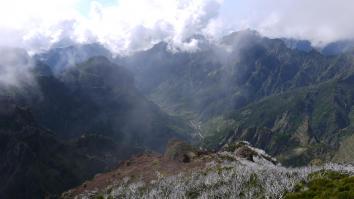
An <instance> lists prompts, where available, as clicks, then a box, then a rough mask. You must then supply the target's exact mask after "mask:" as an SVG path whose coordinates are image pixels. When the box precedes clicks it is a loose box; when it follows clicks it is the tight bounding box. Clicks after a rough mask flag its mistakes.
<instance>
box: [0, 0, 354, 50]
mask: <svg viewBox="0 0 354 199" xmlns="http://www.w3.org/2000/svg"><path fill="white" fill-rule="evenodd" d="M352 19H354V1H353V0H336V1H334V0H50V1H48V0H0V45H1V46H15V47H20V48H25V49H27V50H28V51H30V52H40V51H43V50H46V49H48V48H50V47H51V46H53V45H54V44H55V43H57V42H59V41H61V40H64V39H70V40H72V41H75V42H79V43H87V42H88V43H91V42H100V43H102V44H103V45H105V46H106V47H108V48H109V49H111V50H112V51H114V52H116V53H120V54H124V53H131V52H134V51H137V50H142V49H146V48H149V47H151V46H152V45H153V44H155V43H157V42H159V41H167V42H169V44H170V45H171V46H172V47H173V48H175V49H178V50H185V51H193V50H197V46H198V45H197V41H196V40H193V39H192V40H188V38H190V37H191V36H193V35H196V34H201V35H204V36H205V37H206V38H208V39H210V40H216V39H217V38H220V37H222V36H223V35H225V34H228V33H230V32H232V31H237V30H243V29H254V30H257V31H258V32H260V33H261V34H262V35H264V36H268V37H290V38H295V39H306V40H310V41H311V42H312V43H313V45H318V46H320V45H324V44H326V43H329V42H333V41H337V40H341V39H351V38H353V36H354V26H353V25H352Z"/></svg>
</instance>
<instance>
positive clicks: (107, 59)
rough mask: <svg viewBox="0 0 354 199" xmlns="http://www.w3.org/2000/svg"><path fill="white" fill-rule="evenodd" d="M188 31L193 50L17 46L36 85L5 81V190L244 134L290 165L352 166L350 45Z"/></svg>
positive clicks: (0, 168) (353, 57) (22, 191)
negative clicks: (214, 37)
mask: <svg viewBox="0 0 354 199" xmlns="http://www.w3.org/2000/svg"><path fill="white" fill-rule="evenodd" d="M193 39H196V40H198V41H199V45H198V46H199V50H197V51H195V52H182V51H181V52H173V51H171V50H170V49H169V44H168V43H166V42H160V43H157V44H156V45H155V46H154V47H152V48H151V49H148V50H144V51H140V52H136V53H134V54H131V55H127V56H117V57H114V56H113V53H111V52H110V51H109V50H107V49H105V48H104V47H103V46H101V45H99V44H71V43H70V44H69V45H59V44H58V45H57V46H55V47H53V48H52V49H50V50H48V51H46V52H43V53H40V54H37V55H34V56H33V57H32V58H31V57H29V56H28V55H27V54H26V53H24V52H25V51H23V50H19V49H17V50H15V51H14V55H16V56H18V57H19V60H22V59H20V58H21V57H22V58H23V60H25V61H20V62H19V63H16V64H18V65H24V64H23V63H27V62H30V63H31V64H30V65H31V67H29V68H27V69H26V71H28V73H26V76H19V77H27V75H28V77H30V79H31V82H32V83H31V84H26V81H24V80H26V79H24V78H17V79H19V80H21V81H20V83H18V84H16V85H13V86H10V87H4V86H0V89H1V92H0V100H1V102H2V106H1V107H0V123H1V128H0V136H1V139H0V142H1V146H0V149H1V150H0V157H1V159H2V160H5V161H3V162H2V163H0V176H1V177H3V178H2V179H8V180H7V181H6V182H5V185H4V186H3V187H2V188H1V189H0V198H3V197H5V198H8V197H12V196H16V197H20V198H23V197H25V198H38V197H39V198H42V197H44V196H50V195H56V194H59V193H60V192H62V191H64V190H66V189H68V188H70V187H73V186H76V185H78V184H80V183H81V182H83V181H84V180H86V179H88V178H90V177H92V176H93V175H94V174H95V173H98V172H102V171H106V170H108V169H110V168H112V167H115V166H116V165H117V164H118V163H119V162H120V161H121V160H125V159H127V158H129V157H130V156H131V155H133V154H137V153H140V152H142V151H150V150H152V151H157V152H162V151H164V149H165V145H166V143H167V142H168V140H170V139H171V138H179V139H183V140H188V141H190V142H192V143H196V145H197V146H198V147H200V148H208V149H214V150H216V149H219V148H220V147H221V146H224V145H225V144H227V143H233V142H234V141H240V140H246V141H249V142H250V143H251V144H252V145H254V146H256V147H259V148H262V149H264V150H266V151H267V152H268V153H270V154H271V155H273V156H275V157H277V158H278V160H280V162H281V163H282V164H285V165H291V166H297V165H306V164H309V163H311V162H314V161H315V162H318V161H322V162H325V161H337V162H354V153H353V151H354V150H353V149H354V142H353V141H352V140H354V116H353V107H354V98H353V96H354V87H353V85H354V54H353V51H352V49H353V47H354V45H352V44H351V43H353V42H350V41H343V42H342V41H340V42H336V43H333V44H329V45H327V46H326V47H324V48H322V49H317V48H314V47H312V46H311V44H310V43H309V42H308V41H299V40H294V39H284V38H281V39H270V38H266V37H263V36H261V35H259V34H258V33H257V32H255V31H240V32H235V33H232V34H230V35H227V36H225V37H223V38H222V39H221V40H220V41H218V42H208V41H207V40H206V39H205V38H204V37H201V36H195V37H193ZM7 51H10V52H12V51H11V49H6V52H7ZM4 52H5V51H4ZM0 61H1V60H0ZM0 63H2V62H0ZM4 63H7V64H8V65H11V64H9V62H4ZM19 71H21V70H19ZM21 74H22V73H21ZM0 83H1V82H0ZM16 165H18V166H16ZM25 165H29V166H25ZM59 176H60V177H59ZM21 179H28V181H23V180H21ZM30 181H36V182H38V183H37V184H31V186H30V187H26V186H25V185H26V184H28V183H29V182H30Z"/></svg>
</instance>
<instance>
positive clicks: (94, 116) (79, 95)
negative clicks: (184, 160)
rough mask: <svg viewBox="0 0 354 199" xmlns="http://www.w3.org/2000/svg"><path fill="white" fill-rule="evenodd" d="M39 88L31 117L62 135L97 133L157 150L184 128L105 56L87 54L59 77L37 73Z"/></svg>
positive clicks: (128, 73) (127, 74)
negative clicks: (84, 58) (38, 94)
mask: <svg viewBox="0 0 354 199" xmlns="http://www.w3.org/2000/svg"><path fill="white" fill-rule="evenodd" d="M42 70H43V69H42ZM38 86H39V87H40V91H41V97H38V99H36V100H34V101H33V102H32V104H31V107H32V108H33V112H34V115H35V117H36V119H38V121H39V122H40V123H41V124H43V125H44V126H45V127H47V128H49V129H51V130H53V131H55V132H58V135H59V136H60V137H63V138H73V137H78V136H80V135H81V134H83V133H98V134H102V135H105V136H108V137H112V138H114V139H115V140H116V141H118V142H119V143H120V144H122V145H127V146H137V147H139V148H148V149H153V150H158V151H161V150H163V148H164V144H163V143H165V142H167V141H168V140H169V139H170V138H171V137H174V136H177V137H178V136H179V137H183V136H184V135H186V131H188V126H186V125H184V123H183V121H181V120H178V119H176V118H173V117H170V116H168V115H167V114H165V113H163V112H162V111H161V110H160V109H159V108H158V106H156V105H154V104H153V103H152V102H150V101H148V100H146V98H145V97H144V96H143V95H141V94H140V92H139V91H138V90H137V89H136V88H135V86H134V78H133V76H132V75H131V74H130V72H129V71H127V70H126V69H125V68H123V67H120V66H118V65H115V64H113V63H111V62H110V61H109V60H108V59H107V58H105V57H93V58H90V59H89V60H87V61H86V62H83V63H81V64H78V65H77V66H75V67H72V68H69V69H67V70H66V71H64V72H63V73H62V74H61V75H60V76H55V75H50V76H43V75H40V76H38ZM53 113H55V114H53ZM186 129H187V130H186Z"/></svg>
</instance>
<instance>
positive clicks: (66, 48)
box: [34, 41, 112, 73]
mask: <svg viewBox="0 0 354 199" xmlns="http://www.w3.org/2000/svg"><path fill="white" fill-rule="evenodd" d="M67 43H68V44H67ZM65 44H66V45H65ZM96 56H105V57H107V58H109V59H110V58H112V53H111V52H110V51H109V50H107V49H106V48H105V47H103V46H102V45H100V44H98V43H92V44H75V43H73V42H70V41H69V42H68V41H61V42H58V43H57V44H55V45H53V47H52V48H51V49H49V50H48V51H45V52H43V53H39V54H36V55H35V57H34V58H35V59H36V60H39V61H41V62H42V63H45V64H47V65H48V66H50V67H51V69H52V71H53V72H54V73H60V72H62V71H64V70H65V69H66V68H68V67H71V66H75V65H76V64H79V63H82V62H84V61H86V60H88V59H89V58H91V57H96Z"/></svg>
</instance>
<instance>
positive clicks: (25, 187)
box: [0, 49, 192, 198]
mask: <svg viewBox="0 0 354 199" xmlns="http://www.w3.org/2000/svg"><path fill="white" fill-rule="evenodd" d="M5 52H7V53H8V54H9V55H11V56H5V57H6V58H9V59H0V63H1V64H0V69H3V70H4V71H5V72H8V73H9V74H11V76H10V77H11V78H12V79H10V80H11V81H9V83H8V82H5V83H3V84H0V100H1V106H0V143H1V147H0V157H1V160H2V162H1V163H0V176H1V179H4V182H3V184H4V186H2V187H1V189H0V198H44V197H55V196H57V194H59V193H61V192H62V191H64V190H67V189H68V188H70V187H73V186H77V185H78V184H80V183H82V182H83V181H84V180H87V179H89V178H91V177H92V176H93V175H95V174H97V173H99V172H103V171H107V170H109V169H112V168H113V167H115V166H116V165H117V164H118V163H119V162H120V161H122V160H125V159H127V158H129V157H130V156H132V155H134V154H138V153H141V152H143V151H163V150H164V148H165V146H166V144H167V142H168V140H170V139H171V138H180V139H188V137H189V136H188V135H189V131H192V129H191V128H190V127H189V125H187V124H186V123H185V121H183V120H180V119H178V118H175V117H171V116H169V115H168V114H166V113H164V112H162V111H161V110H160V109H159V107H158V106H157V105H155V104H154V103H152V102H151V101H149V100H147V99H146V98H145V97H144V96H143V95H142V94H140V91H138V90H137V89H136V88H135V83H134V78H133V76H132V74H131V73H130V72H129V71H128V70H127V69H125V68H124V67H121V66H118V65H116V64H114V63H112V62H110V61H109V59H108V58H105V57H92V58H89V59H88V60H86V61H83V62H82V63H81V64H78V65H76V66H72V67H68V68H65V69H63V70H62V71H61V72H60V73H55V72H53V68H52V67H50V66H48V65H46V64H44V63H42V62H40V61H38V60H33V59H31V57H29V56H28V55H27V53H22V52H25V51H22V50H10V49H7V50H5ZM10 58H11V59H10ZM27 59H28V60H29V61H21V60H27ZM11 67H12V68H11ZM14 67H16V70H7V69H8V68H11V69H13V68H14ZM10 72H11V73H10ZM24 76H25V77H28V80H27V79H22V78H21V77H24ZM29 80H30V81H29ZM34 182H35V183H34Z"/></svg>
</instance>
